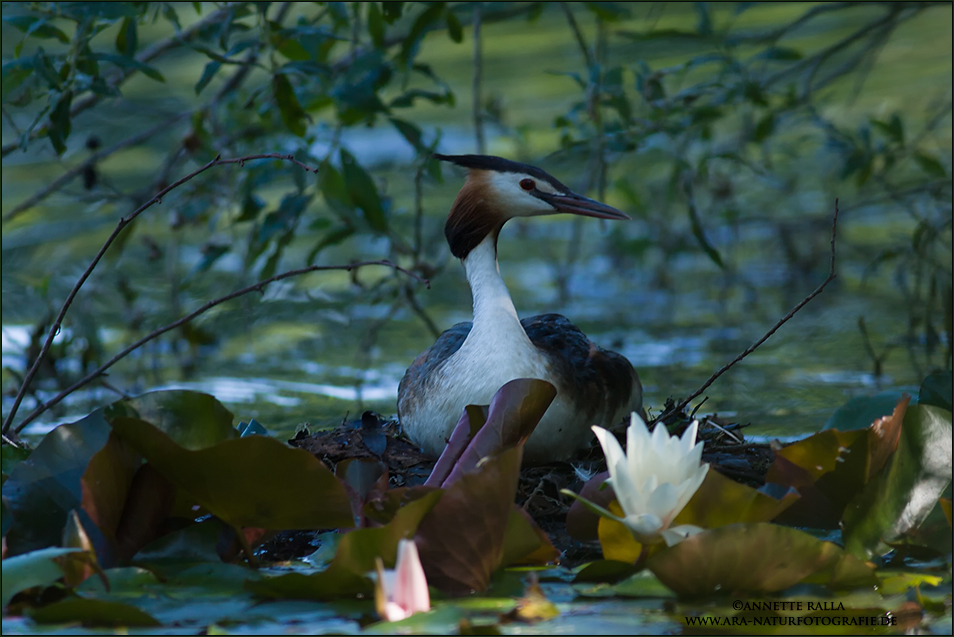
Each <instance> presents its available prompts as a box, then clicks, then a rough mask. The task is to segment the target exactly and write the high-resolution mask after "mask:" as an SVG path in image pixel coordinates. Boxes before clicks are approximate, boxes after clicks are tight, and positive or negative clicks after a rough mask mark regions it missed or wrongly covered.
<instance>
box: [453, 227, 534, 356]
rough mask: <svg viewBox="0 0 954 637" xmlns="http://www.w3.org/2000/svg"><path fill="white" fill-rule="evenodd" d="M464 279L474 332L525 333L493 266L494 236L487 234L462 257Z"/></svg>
mask: <svg viewBox="0 0 954 637" xmlns="http://www.w3.org/2000/svg"><path fill="white" fill-rule="evenodd" d="M462 263H463V264H464V272H466V273H467V282H468V283H469V284H470V290H471V293H472V294H473V296H474V327H473V331H474V332H484V331H485V330H490V331H492V332H495V333H497V334H501V333H503V332H511V333H514V334H515V335H516V334H517V333H519V335H523V338H524V339H526V338H527V337H526V333H525V332H524V331H523V327H522V326H521V325H520V319H519V318H518V317H517V310H516V308H515V307H514V306H513V299H511V298H510V291H509V290H507V286H506V284H505V283H504V280H503V278H502V277H501V276H500V268H499V267H498V265H497V238H496V236H494V234H491V235H488V236H487V237H486V238H485V239H484V240H483V241H481V242H480V243H479V244H478V245H477V247H476V248H474V249H473V250H471V251H470V253H468V255H467V256H466V257H465V258H464V259H462Z"/></svg>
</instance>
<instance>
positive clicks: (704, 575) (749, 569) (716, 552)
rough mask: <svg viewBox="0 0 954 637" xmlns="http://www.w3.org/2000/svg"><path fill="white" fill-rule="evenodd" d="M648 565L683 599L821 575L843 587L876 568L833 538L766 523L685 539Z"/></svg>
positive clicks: (772, 588)
mask: <svg viewBox="0 0 954 637" xmlns="http://www.w3.org/2000/svg"><path fill="white" fill-rule="evenodd" d="M648 567H649V569H650V570H651V571H652V572H653V573H655V574H656V576H657V577H659V579H660V580H661V581H662V582H663V583H664V584H665V585H666V586H668V587H669V588H670V589H672V590H673V591H675V592H676V593H677V594H679V595H681V596H686V597H701V596H708V595H720V594H721V595H742V594H747V593H753V594H754V593H772V592H777V591H781V590H784V589H786V588H788V587H789V586H792V585H794V584H797V583H799V582H801V581H803V580H805V579H806V578H808V577H809V576H811V575H814V574H821V575H822V576H823V578H824V579H823V583H831V582H836V583H837V584H838V585H839V586H841V585H843V584H844V583H845V581H846V580H847V579H849V578H848V577H847V576H846V573H848V574H851V575H852V578H853V581H852V583H853V584H855V585H857V584H859V583H860V582H859V581H858V580H859V577H858V574H859V573H861V574H863V575H864V576H866V577H867V578H868V581H869V582H870V583H871V584H874V583H875V582H876V581H877V580H876V578H875V576H874V569H873V568H872V567H870V566H865V565H864V563H862V562H860V561H859V560H857V558H854V557H853V556H851V555H849V554H847V553H846V552H845V551H844V550H843V549H841V548H840V547H838V546H836V545H835V544H832V543H831V542H822V541H820V540H818V539H816V538H814V537H812V536H811V535H809V534H807V533H804V532H802V531H798V530H796V529H792V528H789V527H785V526H780V525H777V524H769V523H758V524H734V525H731V526H724V527H720V528H718V529H713V530H710V531H706V532H704V533H700V534H698V535H694V536H692V537H689V538H687V539H685V540H683V541H682V542H680V543H679V544H676V545H675V546H671V547H669V548H666V549H663V550H661V551H659V552H657V553H656V554H655V555H653V556H652V557H651V558H649V562H648Z"/></svg>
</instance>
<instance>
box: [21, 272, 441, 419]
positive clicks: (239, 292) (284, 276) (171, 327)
mask: <svg viewBox="0 0 954 637" xmlns="http://www.w3.org/2000/svg"><path fill="white" fill-rule="evenodd" d="M366 265H383V266H386V267H389V268H392V269H394V270H397V271H398V272H402V273H404V274H406V275H408V276H410V277H413V278H415V279H417V280H418V281H421V282H422V283H425V284H429V282H428V280H427V279H425V278H423V277H420V276H418V275H417V274H414V273H413V272H409V271H408V270H405V269H404V268H402V267H400V266H398V265H395V264H393V263H391V262H390V261H385V260H382V261H358V262H356V263H349V264H347V265H311V266H308V267H306V268H298V269H297V270H289V271H287V272H282V273H281V274H276V275H275V276H273V277H270V278H267V279H263V280H261V281H259V282H258V283H254V284H252V285H250V286H248V287H244V288H242V289H240V290H236V291H235V292H232V293H231V294H226V295H225V296H222V297H219V298H217V299H213V300H212V301H209V302H208V303H206V304H205V305H203V306H202V307H200V308H199V309H197V310H195V311H194V312H191V313H189V314H186V315H185V316H183V317H181V318H179V319H178V320H175V321H173V322H172V323H169V324H167V325H164V326H163V327H160V328H159V329H157V330H155V331H153V332H150V333H149V334H147V335H146V336H144V337H142V338H141V339H139V340H138V341H136V342H135V343H133V344H132V345H130V346H129V347H127V348H126V349H124V350H123V351H121V352H120V353H118V354H116V355H115V356H113V357H112V358H111V359H109V361H107V362H106V363H103V365H101V366H100V367H99V368H98V369H97V370H96V371H93V372H90V373H89V374H87V375H86V376H85V377H83V379H82V380H79V381H77V382H76V383H74V384H73V386H72V387H70V388H68V389H64V390H63V391H61V392H60V393H59V394H57V395H56V397H55V398H52V399H51V400H49V401H47V402H45V403H42V404H40V405H38V406H37V407H36V409H34V410H33V412H32V413H31V414H30V415H29V416H27V417H26V418H24V419H23V422H21V423H20V424H19V425H17V427H16V429H15V430H14V431H15V432H16V433H19V432H20V431H21V430H22V429H23V428H24V427H26V426H27V425H28V424H29V423H30V422H32V421H33V420H35V419H36V418H37V417H38V416H39V415H40V414H42V413H43V412H45V411H46V410H48V409H49V408H50V407H53V406H54V405H56V404H57V403H59V402H60V401H62V400H63V399H64V398H66V397H67V396H69V395H70V394H72V393H73V392H75V391H76V390H78V389H80V388H81V387H83V386H85V385H87V384H88V383H90V382H91V381H93V380H95V379H96V378H98V377H99V376H101V375H102V374H103V372H105V371H106V370H107V369H109V368H110V367H112V366H113V365H115V364H116V363H118V362H119V361H120V360H121V359H123V358H125V357H126V356H127V355H128V354H129V353H130V352H132V351H133V350H136V349H138V348H140V347H142V346H143V345H145V344H146V343H148V342H149V341H151V340H152V339H154V338H156V337H158V336H161V335H163V334H165V333H166V332H168V331H170V330H174V329H175V328H177V327H179V326H181V325H184V324H186V323H188V322H189V321H191V320H192V319H194V318H195V317H197V316H199V315H200V314H203V313H205V312H208V311H209V310H211V309H212V308H213V307H215V306H216V305H221V304H222V303H225V302H226V301H231V300H232V299H234V298H237V297H240V296H244V295H246V294H248V293H249V292H255V291H257V292H262V291H263V288H264V287H265V286H266V285H268V284H270V283H274V282H276V281H281V280H282V279H287V278H289V277H293V276H298V275H301V274H307V273H309V272H320V271H325V270H345V271H348V272H351V271H352V270H356V269H357V268H361V267H364V266H366Z"/></svg>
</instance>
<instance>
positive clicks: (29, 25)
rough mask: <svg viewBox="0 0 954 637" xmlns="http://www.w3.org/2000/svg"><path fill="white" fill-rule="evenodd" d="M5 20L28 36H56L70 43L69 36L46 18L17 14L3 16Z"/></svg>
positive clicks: (64, 42) (44, 37)
mask: <svg viewBox="0 0 954 637" xmlns="http://www.w3.org/2000/svg"><path fill="white" fill-rule="evenodd" d="M3 21H4V22H6V23H7V24H10V25H12V26H14V27H16V28H17V29H19V30H20V31H22V32H23V33H24V34H25V35H26V37H30V36H32V37H35V38H40V39H49V38H56V39H57V40H59V41H60V42H62V43H63V44H69V41H70V38H69V36H67V35H66V34H65V33H63V32H62V31H60V30H59V29H57V28H56V27H55V26H53V25H52V24H50V23H49V22H48V21H47V20H46V19H45V18H40V17H37V16H29V15H17V16H3Z"/></svg>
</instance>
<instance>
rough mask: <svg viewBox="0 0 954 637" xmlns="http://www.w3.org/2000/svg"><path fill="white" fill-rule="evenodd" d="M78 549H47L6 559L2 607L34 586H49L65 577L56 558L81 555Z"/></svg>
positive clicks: (0, 564)
mask: <svg viewBox="0 0 954 637" xmlns="http://www.w3.org/2000/svg"><path fill="white" fill-rule="evenodd" d="M81 552H83V551H82V549H76V548H47V549H40V550H37V551H30V552H29V553H23V554H21V555H17V556H15V557H7V558H4V560H3V562H0V566H2V570H3V576H2V583H3V586H2V589H3V592H2V597H0V606H2V607H4V608H5V607H6V605H7V604H8V603H9V602H10V600H11V599H12V598H13V596H14V595H16V594H17V593H19V592H20V591H25V590H26V589H28V588H33V587H34V586H49V585H50V584H52V583H53V582H55V581H56V580H58V579H60V578H61V577H63V569H62V567H61V566H60V563H59V562H57V561H56V558H59V557H63V556H64V555H70V554H71V553H81Z"/></svg>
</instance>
